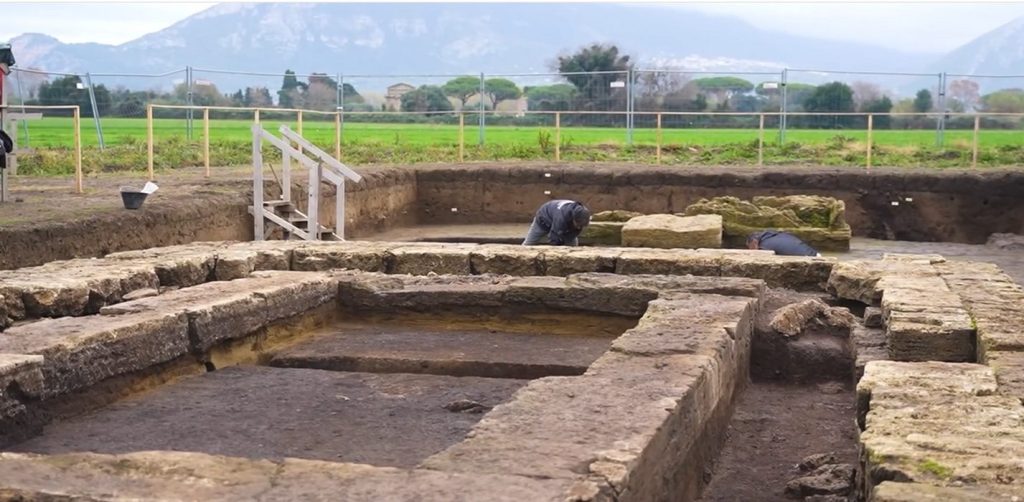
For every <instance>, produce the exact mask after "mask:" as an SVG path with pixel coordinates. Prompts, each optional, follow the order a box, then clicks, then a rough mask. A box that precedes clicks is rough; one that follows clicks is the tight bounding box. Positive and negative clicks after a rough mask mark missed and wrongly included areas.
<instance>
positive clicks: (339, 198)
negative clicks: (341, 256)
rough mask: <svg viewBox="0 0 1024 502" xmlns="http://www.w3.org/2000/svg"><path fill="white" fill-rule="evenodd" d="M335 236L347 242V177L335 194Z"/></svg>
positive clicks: (342, 180) (342, 179) (343, 179)
mask: <svg viewBox="0 0 1024 502" xmlns="http://www.w3.org/2000/svg"><path fill="white" fill-rule="evenodd" d="M334 234H335V235H337V236H338V237H341V240H345V177H344V176H343V177H342V178H341V184H339V185H338V193H336V194H334Z"/></svg>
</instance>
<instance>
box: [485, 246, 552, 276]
mask: <svg viewBox="0 0 1024 502" xmlns="http://www.w3.org/2000/svg"><path fill="white" fill-rule="evenodd" d="M469 264H470V267H471V269H472V271H473V273H474V274H505V275H517V276H531V275H542V270H541V250H539V249H538V248H536V247H534V246H514V245H483V246H480V247H479V248H478V250H476V251H472V252H470V253H469Z"/></svg>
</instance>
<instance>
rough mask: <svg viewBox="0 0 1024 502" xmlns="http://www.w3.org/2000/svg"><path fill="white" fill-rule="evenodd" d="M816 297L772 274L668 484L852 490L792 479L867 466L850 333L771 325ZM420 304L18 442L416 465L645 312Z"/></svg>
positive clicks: (741, 493) (340, 318)
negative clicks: (790, 331) (822, 465)
mask: <svg viewBox="0 0 1024 502" xmlns="http://www.w3.org/2000/svg"><path fill="white" fill-rule="evenodd" d="M649 298H650V297H645V298H644V299H645V300H649ZM811 299H820V300H824V301H831V300H830V299H829V298H828V296H827V295H825V294H823V293H806V292H805V293H798V292H794V291H791V290H786V289H777V288H773V289H767V290H764V292H763V293H761V294H760V309H759V310H758V311H757V314H756V316H755V317H754V318H753V319H751V320H750V328H751V335H752V336H751V339H750V340H747V341H746V342H745V343H746V347H745V348H744V347H742V344H741V345H740V346H738V348H737V349H736V350H738V352H739V355H738V356H737V360H738V361H741V363H739V364H743V362H745V361H746V360H747V358H749V369H746V368H744V367H742V366H740V367H734V368H732V369H729V368H725V369H724V371H725V372H726V373H727V374H724V375H722V376H720V377H719V378H721V379H723V380H735V381H736V383H735V389H726V390H724V391H721V392H722V395H723V399H725V400H726V402H723V403H720V404H719V405H717V406H716V407H715V409H716V410H717V411H716V412H714V413H712V414H711V415H710V417H708V420H707V423H705V424H704V425H703V426H702V427H700V428H698V430H697V432H696V433H695V437H691V438H685V437H684V438H682V440H683V441H684V442H685V441H691V442H692V446H691V448H690V451H689V452H686V455H685V459H676V460H689V461H691V464H690V465H685V462H684V465H683V466H682V467H679V469H680V471H694V472H693V473H688V474H686V475H685V477H687V478H688V479H690V481H689V483H690V486H689V487H687V488H686V490H685V492H681V493H678V494H675V493H667V494H663V495H664V497H665V498H676V495H678V496H679V497H678V498H682V499H692V498H693V497H694V496H696V495H697V493H698V491H699V489H700V487H701V486H705V488H704V490H703V494H702V495H701V499H702V500H709V501H712V500H713V501H719V500H721V501H725V500H789V499H794V498H796V499H800V498H802V497H803V496H805V495H816V494H823V493H826V492H825V491H822V490H826V491H828V490H831V491H832V492H833V493H834V494H835V495H836V496H837V497H839V498H835V499H834V500H855V497H856V494H855V493H854V492H853V491H852V490H853V479H852V478H851V479H849V480H848V481H849V483H846V484H845V485H844V484H843V483H842V482H839V483H838V484H836V483H834V481H835V479H831V481H830V482H833V483H832V484H831V485H829V484H828V483H825V485H828V486H831V487H832V488H821V487H820V486H821V485H822V484H823V483H820V482H818V483H815V482H814V481H811V482H805V483H804V484H800V482H792V481H791V480H793V479H796V478H801V477H803V476H808V475H812V474H814V473H812V472H810V471H813V468H808V467H806V465H805V466H804V467H803V468H801V467H800V465H801V464H806V462H807V461H806V459H807V458H808V457H811V456H814V455H819V456H823V457H824V458H826V460H825V462H826V464H828V466H831V465H835V464H843V465H845V467H849V468H850V469H852V468H853V467H852V466H854V465H856V463H857V452H856V428H855V415H856V406H855V399H854V395H853V386H852V384H853V375H854V373H855V372H856V354H855V348H854V343H853V342H852V341H851V340H852V338H851V336H850V331H849V330H847V331H845V332H843V330H838V329H835V328H833V327H829V326H823V325H816V324H813V323H810V324H808V325H807V328H806V329H805V330H804V331H803V332H801V333H800V334H799V335H798V336H793V337H785V336H782V335H780V334H779V333H778V332H776V331H775V330H774V329H773V328H772V326H771V325H770V321H771V319H772V317H773V316H774V315H775V314H776V313H777V312H779V310H780V309H782V308H785V307H790V306H793V305H796V304H798V303H800V302H804V301H807V300H811ZM419 301H420V303H418V304H416V305H413V306H412V307H409V306H408V305H406V306H405V307H402V306H400V305H398V306H395V307H392V308H380V305H376V306H371V307H368V308H367V307H359V306H356V307H351V306H349V307H344V308H341V309H335V308H330V307H321V308H320V309H317V310H315V311H313V312H311V313H307V314H305V315H304V316H303V318H302V319H289V320H287V321H286V322H283V323H278V324H280V326H277V327H271V328H270V329H265V330H263V331H261V332H260V333H258V334H257V335H254V336H249V337H245V338H242V339H239V340H233V341H230V342H226V343H222V344H219V345H217V346H214V347H212V348H211V349H210V350H209V352H207V353H206V354H204V355H201V356H195V355H192V356H189V358H195V362H196V363H199V364H202V367H203V368H205V370H206V372H204V373H199V374H193V375H190V376H185V377H182V378H177V379H175V380H173V381H170V382H169V383H164V384H160V383H161V382H163V380H164V379H163V378H161V377H160V376H159V375H157V376H156V377H154V378H155V379H156V380H157V383H156V384H153V385H147V386H143V387H146V388H145V389H144V390H142V391H139V392H131V391H130V390H129V391H123V392H122V394H127V395H126V397H124V398H122V399H118V400H113V399H110V398H109V389H103V388H102V386H100V387H99V388H98V390H97V391H96V392H98V393H99V394H105V395H106V396H107V398H106V399H107V400H109V401H113V402H110V403H109V404H106V405H103V403H104V397H102V396H101V397H97V398H96V399H91V398H89V397H87V396H88V395H89V394H90V392H89V391H86V392H85V393H84V394H83V395H80V396H78V397H77V400H75V401H74V402H75V403H78V404H82V403H86V404H85V405H83V407H84V408H92V409H91V411H88V412H85V413H81V412H80V411H81V410H78V411H79V412H76V410H75V409H74V405H73V404H68V403H65V404H64V406H63V412H64V416H65V418H63V419H57V420H54V421H53V422H52V423H50V424H49V425H47V426H46V427H45V429H44V430H43V431H42V433H41V434H38V435H36V436H35V437H32V438H30V439H27V440H25V441H22V442H20V443H18V444H15V445H13V446H11V447H10V448H8V451H12V452H28V453H40V454H49V455H54V454H62V453H72V452H83V451H89V452H97V453H104V454H122V453H128V452H138V451H150V450H170V451H192V452H202V453H207V454H214V455H226V456H231V457H244V458H251V459H271V460H275V459H276V460H279V459H283V458H287V457H292V458H305V459H313V460H325V461H332V462H354V463H363V464H370V465H376V466H390V467H399V468H414V467H416V466H418V465H420V464H421V463H423V462H424V461H426V460H427V459H429V458H431V456H433V455H438V454H439V453H440V452H444V451H445V450H446V449H448V448H451V447H453V446H454V445H457V444H458V443H460V442H462V441H464V440H466V438H467V434H468V433H469V432H470V431H471V430H472V429H473V427H474V425H476V424H477V423H478V422H479V421H480V419H481V418H482V417H484V416H485V415H486V414H487V413H488V412H489V411H490V410H492V409H493V408H494V407H496V406H498V405H501V404H502V403H508V402H509V401H510V400H511V399H512V398H513V397H514V396H515V395H516V393H517V391H521V390H522V389H523V388H524V386H526V385H527V384H528V383H529V382H530V381H531V380H535V379H540V378H544V377H552V376H563V377H572V376H579V375H583V374H584V373H586V372H587V371H588V367H590V366H591V365H592V363H594V362H595V361H596V360H598V359H599V358H601V357H602V356H603V355H606V354H609V353H610V352H609V349H610V348H611V346H612V345H613V342H614V341H615V340H616V339H617V337H620V336H621V335H623V333H626V332H629V330H631V329H633V328H635V327H636V326H637V319H638V316H637V315H622V314H608V313H601V312H600V311H599V309H583V310H578V309H554V308H550V307H544V306H540V305H496V304H494V303H493V302H491V303H490V304H488V302H487V301H484V302H483V303H484V304H485V305H472V303H473V302H472V301H469V302H468V304H467V305H465V306H462V307H454V308H453V307H452V306H451V305H443V304H439V305H437V306H433V305H431V303H430V301H429V300H419ZM832 303H835V302H832ZM644 308H646V307H644ZM854 310H855V311H857V310H859V311H860V312H858V314H862V313H863V309H857V308H855V309H854ZM637 313H638V314H642V311H638V312H637ZM689 314H692V315H693V316H694V317H700V316H702V315H703V312H702V311H701V309H699V308H698V309H695V310H694V311H693V312H690V313H689ZM741 323H742V321H741ZM856 329H862V328H861V327H858V328H856ZM659 350H661V349H659ZM665 350H667V352H666V353H671V352H672V351H673V350H669V349H665ZM744 351H747V355H746V356H744V355H743V352H744ZM627 352H628V351H627ZM656 352H657V351H656ZM748 371H749V374H750V379H751V382H750V383H749V384H747V383H745V381H746V374H747V373H748ZM729 372H734V373H735V374H728V373H729ZM734 393H735V394H734ZM83 396H86V397H83ZM729 396H734V397H733V398H732V399H731V401H730V400H729ZM69 402H70V401H69ZM685 413H686V412H685V410H684V415H685ZM55 416H56V415H55ZM671 440H672V441H676V440H680V438H676V439H671ZM668 454H670V453H666V455H668ZM660 461H662V462H665V463H667V464H668V465H673V463H674V462H673V461H671V460H666V459H661V460H660ZM828 466H826V467H828ZM845 467H844V468H845ZM815 472H817V471H815ZM837 472H839V474H838V476H842V475H843V473H844V472H846V471H843V470H839V471H837ZM851 472H852V471H851ZM647 474H648V475H653V474H655V473H653V472H652V473H647ZM830 475H831V476H832V478H835V477H836V476H837V474H834V473H832V474H830ZM851 475H852V474H851ZM794 483H796V485H794ZM808 483H809V484H810V485H812V486H810V487H807V486H805V485H807V484H808ZM787 485H793V486H790V487H789V488H788V489H787ZM794 486H796V487H795V488H794ZM836 486H838V488H837V487H836Z"/></svg>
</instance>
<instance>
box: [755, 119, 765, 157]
mask: <svg viewBox="0 0 1024 502" xmlns="http://www.w3.org/2000/svg"><path fill="white" fill-rule="evenodd" d="M757 165H758V166H763V165H764V114H763V113H762V114H761V116H760V119H759V120H758V126H757Z"/></svg>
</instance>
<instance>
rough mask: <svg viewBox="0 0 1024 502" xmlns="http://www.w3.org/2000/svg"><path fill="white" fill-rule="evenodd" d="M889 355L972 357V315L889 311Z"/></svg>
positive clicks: (909, 358) (910, 358) (906, 358)
mask: <svg viewBox="0 0 1024 502" xmlns="http://www.w3.org/2000/svg"><path fill="white" fill-rule="evenodd" d="M887 330H888V331H887V332H888V337H889V357H890V358H892V359H893V360H896V361H952V362H970V361H974V360H975V348H974V344H975V341H974V339H975V337H974V328H973V327H972V325H971V318H970V316H968V315H967V313H966V312H964V311H963V310H959V311H951V312H891V313H890V315H889V318H888V322H887Z"/></svg>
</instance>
